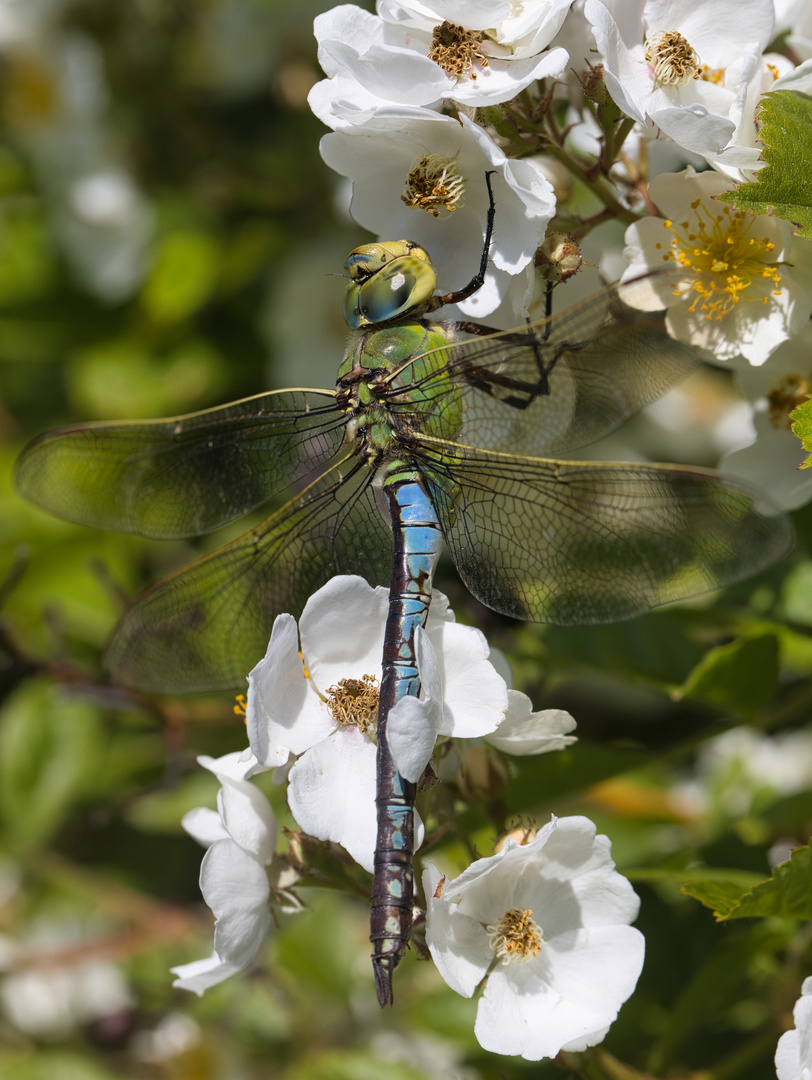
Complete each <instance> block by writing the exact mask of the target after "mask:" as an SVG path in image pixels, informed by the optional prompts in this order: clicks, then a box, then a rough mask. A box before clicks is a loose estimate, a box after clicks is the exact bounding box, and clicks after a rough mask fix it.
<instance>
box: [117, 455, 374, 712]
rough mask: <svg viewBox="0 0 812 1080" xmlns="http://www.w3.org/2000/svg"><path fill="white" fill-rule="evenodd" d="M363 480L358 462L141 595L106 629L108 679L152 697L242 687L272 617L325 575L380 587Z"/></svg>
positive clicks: (291, 608) (368, 476) (298, 605)
mask: <svg viewBox="0 0 812 1080" xmlns="http://www.w3.org/2000/svg"><path fill="white" fill-rule="evenodd" d="M372 478H373V474H372V472H371V470H369V469H367V468H366V467H363V466H360V465H356V466H355V467H354V468H353V467H352V466H351V465H350V467H349V471H348V472H347V473H346V474H343V475H342V472H341V469H339V468H336V469H334V470H332V472H331V473H330V474H328V475H327V476H326V477H324V478H323V479H322V480H321V481H319V484H318V485H317V487H316V489H315V490H312V491H310V492H308V493H307V495H306V496H302V497H300V498H298V499H296V500H293V501H292V502H291V503H290V504H289V505H288V506H286V507H284V508H282V509H281V510H280V511H278V512H277V513H275V514H273V515H272V516H271V517H270V518H268V519H267V520H266V521H265V522H264V523H263V524H262V525H261V526H259V527H258V528H257V529H255V530H253V531H252V532H250V533H247V534H246V535H245V536H242V537H240V538H239V539H238V540H235V541H233V542H232V543H230V544H226V545H225V546H224V547H221V548H219V549H218V550H216V551H214V552H212V553H211V554H210V555H207V556H206V557H205V558H203V559H200V560H199V561H198V562H196V563H194V564H193V565H192V566H190V567H188V568H187V569H185V570H182V571H180V572H179V573H178V574H175V575H174V576H173V577H170V578H167V579H166V580H165V581H163V582H161V583H159V584H158V585H156V586H154V587H153V588H151V589H149V590H148V591H147V592H146V593H144V595H143V596H142V597H141V598H140V599H139V600H138V601H137V602H136V603H135V605H134V606H133V607H132V608H130V610H129V611H127V612H126V614H125V615H124V616H123V618H122V619H121V620H120V622H119V624H118V626H117V627H116V629H115V631H114V633H113V637H112V639H111V641H110V645H109V647H108V652H107V657H106V666H107V668H108V669H109V671H110V672H111V674H112V676H113V678H114V680H115V681H116V682H118V683H119V684H121V685H124V686H133V687H137V688H139V689H142V690H150V691H155V692H161V693H180V692H186V691H205V690H222V689H228V688H233V687H240V686H244V685H245V679H246V676H247V675H248V672H249V671H250V670H251V668H252V667H253V666H254V665H255V664H256V663H257V661H258V660H260V659H261V658H262V657H263V656H264V655H265V650H266V648H267V645H268V639H269V638H270V634H271V627H272V626H273V621H274V619H275V618H276V616H277V615H279V614H280V613H281V612H290V613H291V614H293V615H296V616H298V615H299V614H300V613H301V610H302V608H303V607H304V604H305V601H306V600H307V598H308V596H310V594H311V593H312V592H314V591H315V590H316V589H318V588H320V587H321V586H322V585H323V584H324V583H325V582H326V581H328V580H329V579H330V578H331V577H332V576H333V575H334V574H361V575H363V576H364V577H365V578H366V579H367V580H368V581H369V582H370V583H371V584H373V585H379V584H388V582H389V578H390V575H391V568H392V533H391V529H390V527H389V525H388V522H387V521H386V520H385V519H384V517H383V516H382V515H381V513H380V512H379V510H378V507H377V505H376V501H375V496H374V491H373V487H372Z"/></svg>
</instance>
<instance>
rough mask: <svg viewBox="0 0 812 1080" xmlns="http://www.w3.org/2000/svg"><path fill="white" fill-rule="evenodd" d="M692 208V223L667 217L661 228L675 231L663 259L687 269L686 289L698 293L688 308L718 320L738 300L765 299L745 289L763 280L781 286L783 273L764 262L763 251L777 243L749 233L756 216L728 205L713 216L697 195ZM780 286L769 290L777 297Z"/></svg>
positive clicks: (764, 252)
mask: <svg viewBox="0 0 812 1080" xmlns="http://www.w3.org/2000/svg"><path fill="white" fill-rule="evenodd" d="M691 209H692V210H693V211H694V212H695V214H696V218H695V221H694V222H693V223H691V222H688V221H683V222H681V223H680V224H679V225H675V224H674V222H673V221H671V220H670V219H666V220H665V221H663V227H664V228H666V229H668V230H669V232H671V233H673V237H672V239H671V243H670V245H669V248H668V250H667V251H666V252H665V253H664V254H663V259H664V261H665V262H675V263H677V264H678V265H679V266H680V267H682V268H683V270H685V271H687V274H686V275H685V276H686V277H687V279H688V283H687V291H688V292H693V293H696V297H695V298H694V300H693V302H692V304H691V306H690V308H689V309H688V310H689V311H691V312H692V313H694V312H696V311H699V312H701V313H702V314H703V315H704V316H705V318H706V319H714V320H716V321H720V320H721V319H723V318H724V317H725V316H726V315H728V314H730V312H731V311H732V310H733V308H734V307H735V305H736V304H737V303H738V302H739V301H740V300H755V301H760V302H762V303H765V304H766V303H767V302H768V298H767V297H766V296H764V295H761V296H752V295H750V296H748V295H747V293H748V290H749V289H751V287H752V286H753V285H755V284H756V283H757V282H759V281H765V280H766V281H771V282H772V283H773V284H774V285H780V283H781V275H780V274H779V272H778V266H777V264H770V263H766V262H764V261H763V256H764V255H765V254H766V255H768V254H769V253H770V252H772V251H773V249H774V248H775V244H774V243H773V241H772V240H770V239H769V238H768V237H766V236H760V237H759V236H751V235H750V230H751V229H752V227H753V224H754V222H755V218H754V217H753V216H752V215H751V214H749V213H747V212H746V211H744V210H734V209H733V207H730V206H724V207H722V212H721V213H719V214H716V215H714V216H712V215H711V214H709V213H708V211H707V210H706V209H705V208H704V207H703V206H702V205H701V200H700V199H695V200H694V202H692V203H691ZM658 246H659V245H658ZM780 291H781V290H780V289H777V290H773V294H774V295H776V296H777V295H779V294H780ZM678 295H679V294H678Z"/></svg>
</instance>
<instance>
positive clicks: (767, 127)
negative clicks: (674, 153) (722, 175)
mask: <svg viewBox="0 0 812 1080" xmlns="http://www.w3.org/2000/svg"><path fill="white" fill-rule="evenodd" d="M758 118H759V121H760V123H761V128H760V130H759V133H758V137H759V141H760V142H761V143H762V144H763V150H762V151H761V156H762V158H763V160H764V161H766V162H767V164H766V165H765V167H764V168H763V169H762V170H761V172H760V173H759V174H758V179H757V180H756V181H755V182H754V183H752V184H741V185H740V186H739V187H737V188H736V189H735V190H734V191H727V192H725V193H724V194H722V195H717V196H716V197H717V199H719V200H720V201H721V202H727V203H732V204H733V206H737V207H738V208H739V209H740V210H751V211H752V212H753V213H754V214H771V213H772V214H775V215H776V216H777V217H780V218H783V219H784V220H785V221H789V222H791V223H792V224H793V225H794V226H795V227H796V228H795V232H796V234H797V235H800V236H805V237H806V238H807V239H812V184H810V177H811V176H812V144H810V139H809V133H810V131H812V98H810V97H809V96H808V95H806V94H801V93H799V92H798V91H797V90H776V91H775V92H774V93H771V94H765V95H764V97H763V98H762V99H761V107H760V109H759V113H758Z"/></svg>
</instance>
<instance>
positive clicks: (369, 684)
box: [327, 675, 379, 731]
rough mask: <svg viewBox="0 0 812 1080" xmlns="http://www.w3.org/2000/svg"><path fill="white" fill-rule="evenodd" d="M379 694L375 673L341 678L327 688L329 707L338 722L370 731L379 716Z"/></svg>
mask: <svg viewBox="0 0 812 1080" xmlns="http://www.w3.org/2000/svg"><path fill="white" fill-rule="evenodd" d="M378 696H379V694H378V680H377V679H376V678H375V676H374V675H362V676H361V678H360V679H340V680H339V682H338V683H337V684H336V685H335V686H331V687H329V688H328V690H327V708H328V709H329V710H330V715H331V716H332V718H333V719H334V720H335V721H336V722H337V723H339V724H352V725H354V726H355V727H357V728H360V729H361V731H369V730H370V728H374V727H375V722H376V720H377V717H378Z"/></svg>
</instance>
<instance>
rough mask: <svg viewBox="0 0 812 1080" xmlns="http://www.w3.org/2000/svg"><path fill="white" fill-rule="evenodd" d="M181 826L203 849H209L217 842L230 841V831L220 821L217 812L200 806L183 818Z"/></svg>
mask: <svg viewBox="0 0 812 1080" xmlns="http://www.w3.org/2000/svg"><path fill="white" fill-rule="evenodd" d="M180 823H181V825H182V826H183V828H184V829H185V830H186V832H187V833H188V834H189V836H191V838H192V839H193V840H196V841H197V842H198V844H201V845H202V846H203V847H209V846H210V845H211V844H213V843H214V842H215V840H228V839H229V835H228V831H227V829H226V828H225V826H224V825H223V823H222V821H221V820H220V815H219V814H218V813H217V811H216V810H209V809H207V808H206V807H204V806H198V807H197V808H196V809H195V810H190V811H189V813H188V814H184V815H183V817H182V818H181V822H180Z"/></svg>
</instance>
